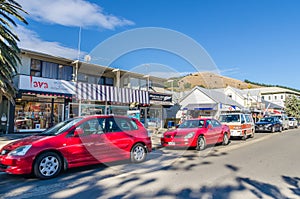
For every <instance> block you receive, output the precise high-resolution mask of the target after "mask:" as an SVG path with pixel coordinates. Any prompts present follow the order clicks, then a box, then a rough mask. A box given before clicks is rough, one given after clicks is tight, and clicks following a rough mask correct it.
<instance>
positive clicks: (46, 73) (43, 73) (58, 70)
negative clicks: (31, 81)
mask: <svg viewBox="0 0 300 199" xmlns="http://www.w3.org/2000/svg"><path fill="white" fill-rule="evenodd" d="M72 74H73V67H72V66H63V65H59V64H57V63H52V62H46V61H41V60H37V59H31V65H30V75H31V76H35V77H45V78H50V79H61V80H67V81H70V80H72Z"/></svg>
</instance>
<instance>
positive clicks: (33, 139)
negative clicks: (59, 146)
mask: <svg viewBox="0 0 300 199" xmlns="http://www.w3.org/2000/svg"><path fill="white" fill-rule="evenodd" d="M51 137H52V136H34V135H33V136H30V137H26V138H22V139H19V140H16V141H14V142H11V143H9V144H7V145H5V146H4V147H3V149H6V150H10V151H11V150H14V149H16V148H18V147H20V146H24V145H29V144H34V143H36V142H39V141H41V140H45V139H49V138H51Z"/></svg>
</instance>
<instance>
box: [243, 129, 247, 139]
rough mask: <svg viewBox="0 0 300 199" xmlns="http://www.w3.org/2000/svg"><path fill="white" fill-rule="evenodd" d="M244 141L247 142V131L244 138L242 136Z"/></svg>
mask: <svg viewBox="0 0 300 199" xmlns="http://www.w3.org/2000/svg"><path fill="white" fill-rule="evenodd" d="M242 140H244V141H246V140H247V133H246V131H245V132H244V134H243V136H242Z"/></svg>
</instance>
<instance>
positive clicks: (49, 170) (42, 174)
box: [33, 152, 62, 179]
mask: <svg viewBox="0 0 300 199" xmlns="http://www.w3.org/2000/svg"><path fill="white" fill-rule="evenodd" d="M61 169H62V160H61V157H60V156H59V155H58V154H57V153H54V152H45V153H42V154H41V155H39V156H38V157H37V159H36V161H35V162H34V166H33V173H34V175H35V176H36V177H38V178H40V179H49V178H54V177H56V176H57V175H58V174H59V173H60V171H61Z"/></svg>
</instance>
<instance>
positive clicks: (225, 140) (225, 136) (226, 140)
mask: <svg viewBox="0 0 300 199" xmlns="http://www.w3.org/2000/svg"><path fill="white" fill-rule="evenodd" d="M227 142H228V137H227V135H224V143H225V144H227Z"/></svg>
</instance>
